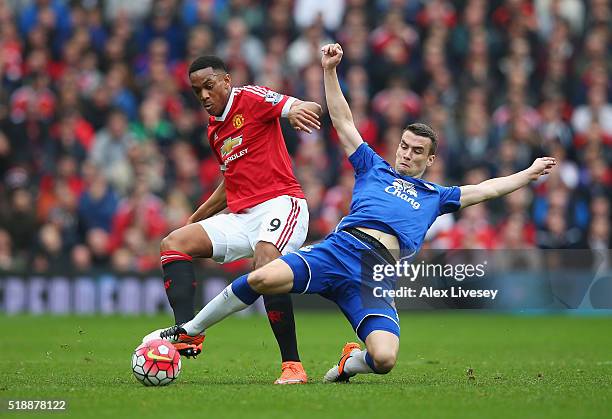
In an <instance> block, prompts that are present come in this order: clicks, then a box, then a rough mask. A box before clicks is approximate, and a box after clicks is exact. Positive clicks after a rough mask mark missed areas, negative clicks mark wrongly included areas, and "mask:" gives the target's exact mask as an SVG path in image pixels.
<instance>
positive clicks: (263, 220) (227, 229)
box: [198, 195, 308, 263]
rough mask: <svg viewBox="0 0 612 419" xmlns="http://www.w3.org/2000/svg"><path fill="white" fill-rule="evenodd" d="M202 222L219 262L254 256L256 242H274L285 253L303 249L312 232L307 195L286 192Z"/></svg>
mask: <svg viewBox="0 0 612 419" xmlns="http://www.w3.org/2000/svg"><path fill="white" fill-rule="evenodd" d="M198 224H200V225H201V226H202V228H204V230H206V233H207V234H208V237H209V238H210V241H211V242H212V247H213V256H212V258H213V259H214V260H215V261H216V262H219V263H227V262H232V261H235V260H238V259H243V258H249V257H253V253H254V251H255V245H256V244H257V243H259V242H261V241H264V242H268V243H272V244H273V245H275V246H276V248H277V249H278V250H279V251H280V252H281V254H283V255H285V254H287V253H289V252H293V251H294V250H297V249H299V248H300V247H301V246H302V244H304V240H306V234H307V233H308V206H307V205H306V200H305V199H300V198H294V197H292V196H288V195H282V196H279V197H276V198H273V199H270V200H268V201H266V202H262V203H261V204H258V205H255V206H254V207H252V208H249V209H247V210H245V211H244V212H241V213H239V214H234V213H229V214H218V215H215V216H213V217H210V218H207V219H205V220H202V221H199V222H198Z"/></svg>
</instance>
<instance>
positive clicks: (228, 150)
mask: <svg viewBox="0 0 612 419" xmlns="http://www.w3.org/2000/svg"><path fill="white" fill-rule="evenodd" d="M240 144H242V135H240V136H238V137H235V138H232V137H230V138H227V139H226V140H225V141H223V145H222V146H221V158H223V159H224V158H226V157H227V156H229V155H230V154H232V152H233V151H234V149H235V148H236V147H238V146H239V145H240Z"/></svg>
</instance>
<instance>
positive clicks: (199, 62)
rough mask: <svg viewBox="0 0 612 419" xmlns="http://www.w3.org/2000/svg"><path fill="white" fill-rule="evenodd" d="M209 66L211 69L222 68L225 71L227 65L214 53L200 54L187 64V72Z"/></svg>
mask: <svg viewBox="0 0 612 419" xmlns="http://www.w3.org/2000/svg"><path fill="white" fill-rule="evenodd" d="M208 67H211V68H212V69H213V70H223V71H224V72H226V73H227V67H226V66H225V63H224V62H223V60H222V59H221V58H219V57H217V56H216V55H202V56H200V57H198V58H196V59H195V60H193V62H192V63H191V65H190V66H189V74H191V73H193V72H195V71H198V70H203V69H205V68H208Z"/></svg>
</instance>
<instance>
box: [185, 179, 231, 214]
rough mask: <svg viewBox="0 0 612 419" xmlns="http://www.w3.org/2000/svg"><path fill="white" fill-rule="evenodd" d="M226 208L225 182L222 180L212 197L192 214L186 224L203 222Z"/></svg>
mask: <svg viewBox="0 0 612 419" xmlns="http://www.w3.org/2000/svg"><path fill="white" fill-rule="evenodd" d="M226 207H227V200H226V197H225V181H224V180H222V181H221V184H219V186H217V189H215V191H214V192H213V193H212V195H211V196H210V197H209V198H208V199H207V200H206V201H205V202H204V203H203V204H202V205H200V207H199V208H198V209H197V210H196V211H195V212H194V213H193V215H192V216H191V217H189V219H188V220H187V224H191V223H197V222H198V221H202V220H205V219H207V218H209V217H212V216H213V215H215V214H217V213H219V212H221V211H223V210H224V209H225V208H226Z"/></svg>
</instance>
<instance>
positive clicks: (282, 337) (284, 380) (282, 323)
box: [253, 241, 308, 384]
mask: <svg viewBox="0 0 612 419" xmlns="http://www.w3.org/2000/svg"><path fill="white" fill-rule="evenodd" d="M280 256H281V253H280V252H279V251H278V249H277V248H276V246H275V245H274V244H272V243H269V242H265V241H260V242H259V243H257V245H256V246H255V254H254V258H253V259H254V260H253V267H254V268H255V269H257V268H260V267H262V266H264V265H266V264H267V263H268V262H270V261H272V260H274V259H276V258H278V257H280ZM263 300H264V305H265V307H266V313H267V314H268V320H269V321H270V327H271V328H272V332H274V337H275V338H276V342H277V343H278V347H279V349H280V353H281V359H282V366H281V370H282V373H281V377H280V378H279V379H277V380H276V381H275V382H274V383H275V384H300V383H305V382H306V381H308V377H307V375H306V372H305V371H304V367H303V366H302V363H301V362H300V356H299V354H298V348H297V337H296V335H295V318H294V316H293V304H292V302H291V296H290V295H289V294H275V295H272V294H268V295H264V296H263Z"/></svg>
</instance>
